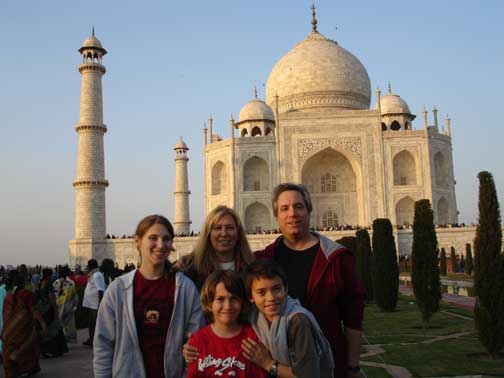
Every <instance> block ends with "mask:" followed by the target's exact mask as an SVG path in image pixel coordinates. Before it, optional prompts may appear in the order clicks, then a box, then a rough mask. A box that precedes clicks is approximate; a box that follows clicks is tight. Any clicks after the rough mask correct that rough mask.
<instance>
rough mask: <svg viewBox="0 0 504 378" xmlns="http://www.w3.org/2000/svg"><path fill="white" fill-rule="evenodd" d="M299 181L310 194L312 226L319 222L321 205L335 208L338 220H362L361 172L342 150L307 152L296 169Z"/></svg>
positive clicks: (360, 221)
mask: <svg viewBox="0 0 504 378" xmlns="http://www.w3.org/2000/svg"><path fill="white" fill-rule="evenodd" d="M300 178H301V180H300V181H301V183H302V184H304V185H305V186H306V187H307V188H308V189H309V190H310V193H311V194H312V197H313V202H314V203H315V204H318V205H317V206H315V209H314V213H313V217H312V220H313V222H314V224H313V226H321V225H322V223H321V222H322V218H323V211H322V209H323V208H326V209H339V211H338V221H339V223H340V224H363V223H364V198H363V192H362V174H361V170H360V166H359V163H358V162H357V161H356V160H354V159H353V158H352V157H351V155H347V154H346V153H345V151H339V150H337V149H336V148H335V147H333V146H331V147H327V148H325V149H323V150H321V151H318V152H316V153H314V154H313V155H312V156H310V157H309V158H308V159H307V160H306V161H305V163H304V164H303V166H302V167H301V172H300ZM315 223H317V224H315Z"/></svg>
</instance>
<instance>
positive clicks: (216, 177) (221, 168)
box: [212, 160, 227, 196]
mask: <svg viewBox="0 0 504 378" xmlns="http://www.w3.org/2000/svg"><path fill="white" fill-rule="evenodd" d="M226 191H227V172H226V166H225V165H224V163H223V162H222V161H220V160H219V161H218V162H217V163H215V164H214V166H213V167H212V195H214V196H216V195H219V194H223V193H225V192H226Z"/></svg>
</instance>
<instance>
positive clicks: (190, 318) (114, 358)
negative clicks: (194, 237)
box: [93, 270, 205, 378]
mask: <svg viewBox="0 0 504 378" xmlns="http://www.w3.org/2000/svg"><path fill="white" fill-rule="evenodd" d="M135 272H136V270H133V271H131V272H129V273H127V274H125V275H123V276H120V277H118V278H116V279H115V280H114V281H113V282H112V283H111V284H110V286H109V287H108V288H107V290H106V291H105V295H104V297H103V300H102V302H101V304H100V308H99V309H98V320H97V323H96V330H95V336H94V341H93V354H94V358H93V367H94V375H95V378H111V377H113V378H123V377H138V378H145V368H144V363H143V357H142V352H141V350H140V344H139V341H138V334H137V329H136V324H135V312H134V309H133V278H134V277H135ZM203 326H205V320H204V317H203V312H202V311H201V302H200V296H199V293H198V290H197V289H196V286H194V284H193V282H192V281H191V280H190V279H189V278H187V277H186V276H184V275H183V274H182V273H180V272H178V273H176V276H175V303H174V307H173V314H172V317H171V321H170V326H169V327H168V333H167V335H166V345H165V351H164V371H165V377H166V378H181V377H185V371H184V370H185V369H184V359H183V356H182V346H183V344H184V342H185V341H186V340H187V338H188V333H189V332H190V333H194V332H196V331H197V330H198V329H200V328H202V327H203Z"/></svg>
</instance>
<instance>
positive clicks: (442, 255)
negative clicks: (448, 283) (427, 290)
mask: <svg viewBox="0 0 504 378" xmlns="http://www.w3.org/2000/svg"><path fill="white" fill-rule="evenodd" d="M439 274H441V275H442V276H446V251H445V249H444V248H441V252H440V254H439Z"/></svg>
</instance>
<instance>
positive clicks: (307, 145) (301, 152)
mask: <svg viewBox="0 0 504 378" xmlns="http://www.w3.org/2000/svg"><path fill="white" fill-rule="evenodd" d="M331 146H337V147H341V148H343V149H344V150H346V151H348V152H350V153H351V154H352V156H353V157H354V158H355V159H357V160H358V161H361V157H362V151H361V140H360V138H358V137H346V138H335V137H333V138H318V139H299V140H298V142H297V147H298V158H299V161H300V162H304V160H306V159H307V157H308V156H311V155H313V153H315V152H317V151H320V150H322V149H324V148H326V147H331ZM300 166H301V164H300Z"/></svg>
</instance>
